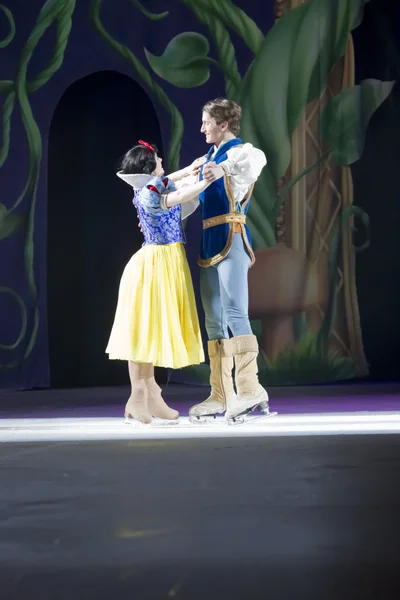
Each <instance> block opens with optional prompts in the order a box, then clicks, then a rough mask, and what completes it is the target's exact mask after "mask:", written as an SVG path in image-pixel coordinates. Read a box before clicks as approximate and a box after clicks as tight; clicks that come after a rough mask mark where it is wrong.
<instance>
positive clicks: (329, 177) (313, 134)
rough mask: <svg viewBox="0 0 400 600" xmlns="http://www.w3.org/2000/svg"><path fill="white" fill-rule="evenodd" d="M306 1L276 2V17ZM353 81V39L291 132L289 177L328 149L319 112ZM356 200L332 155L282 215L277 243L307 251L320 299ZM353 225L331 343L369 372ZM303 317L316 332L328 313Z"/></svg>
mask: <svg viewBox="0 0 400 600" xmlns="http://www.w3.org/2000/svg"><path fill="white" fill-rule="evenodd" d="M307 1H308V0H276V5H275V17H276V19H280V18H281V17H282V16H283V15H284V14H285V13H286V12H287V11H289V10H291V9H293V8H295V7H297V6H299V5H301V4H304V3H305V2H307ZM353 85H354V51H353V42H352V38H351V37H350V38H349V40H348V44H347V48H346V53H345V56H344V57H343V58H342V59H341V60H339V61H338V62H337V63H336V65H335V66H334V68H333V69H332V72H331V73H330V76H329V81H328V86H327V88H326V89H325V90H324V91H323V93H322V94H321V96H320V97H319V98H317V99H316V100H314V101H312V102H310V103H309V105H308V106H307V108H306V111H305V113H304V115H303V116H302V118H301V120H300V122H299V124H298V127H297V129H296V130H295V131H294V133H293V135H292V160H291V164H290V167H289V169H288V172H287V173H286V177H285V178H284V180H285V181H286V180H289V179H291V178H292V177H294V176H295V175H296V174H297V173H298V172H299V171H301V170H302V169H304V168H305V167H306V166H307V165H310V164H312V163H314V162H315V161H316V160H317V159H318V158H319V157H320V156H321V155H322V154H323V152H324V148H323V146H322V143H321V140H320V137H319V133H318V120H319V116H320V114H321V111H322V110H323V108H324V106H325V105H326V104H327V102H328V101H329V99H330V98H331V97H332V96H334V95H336V94H338V93H339V92H340V91H341V90H342V89H344V88H348V87H352V86H353ZM282 184H283V182H282ZM352 203H353V186H352V176H351V171H350V169H349V168H341V167H337V166H335V165H334V164H332V161H331V159H330V158H329V157H328V158H327V159H326V160H323V161H322V162H321V164H320V165H319V168H316V169H314V170H313V171H311V173H309V174H308V175H307V176H306V177H303V178H302V179H301V180H300V181H299V182H298V183H297V184H296V185H295V186H294V188H293V189H292V190H291V194H290V196H289V197H288V200H287V201H286V203H285V205H284V206H283V208H282V212H281V214H280V216H279V218H278V223H277V232H276V233H277V239H278V241H279V242H280V243H283V244H284V245H286V246H288V247H291V248H293V249H294V250H297V251H299V252H302V253H304V254H305V256H306V257H307V258H308V260H309V261H310V263H311V264H312V265H313V266H314V267H315V268H316V269H317V270H318V273H319V281H320V286H322V287H323V288H324V289H321V294H320V295H321V297H325V296H326V294H327V286H328V252H329V246H330V243H331V240H332V234H333V229H334V225H335V223H336V219H337V217H338V215H339V214H340V213H341V212H342V210H343V209H345V208H347V207H348V206H351V205H352ZM352 227H353V223H352V222H351V221H350V223H348V224H347V225H345V226H344V230H343V232H342V242H341V257H340V258H339V262H338V264H337V288H336V294H337V297H336V300H337V311H336V319H335V323H334V328H333V331H332V334H331V337H330V341H329V347H330V349H332V350H335V351H337V352H338V354H339V355H341V356H351V357H352V358H353V359H354V360H355V362H356V364H357V366H358V371H357V374H358V375H365V374H367V373H368V366H367V362H366V359H365V354H364V349H363V343H362V335H361V327H360V317H359V310H358V300H357V289H356V278H355V252H354V249H353V245H352ZM305 316H306V319H307V322H308V324H309V326H310V329H311V330H314V331H316V330H318V329H319V327H320V325H321V322H322V319H323V317H324V311H323V308H322V307H321V306H316V307H313V308H311V309H310V310H309V311H307V313H306V314H305Z"/></svg>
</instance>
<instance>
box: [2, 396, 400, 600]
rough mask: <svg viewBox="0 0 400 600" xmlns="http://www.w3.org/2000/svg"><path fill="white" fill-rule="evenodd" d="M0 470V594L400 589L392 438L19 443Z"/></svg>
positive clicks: (267, 594)
mask: <svg viewBox="0 0 400 600" xmlns="http://www.w3.org/2000/svg"><path fill="white" fill-rule="evenodd" d="M63 393H64V394H66V395H68V392H67V391H64V392H63ZM336 393H338V392H337V390H336ZM379 393H381V394H382V392H379ZM35 394H39V392H35ZM328 395H329V392H327V396H328ZM10 398H11V396H10V395H8V399H9V400H10ZM299 398H300V397H299ZM300 400H301V398H300ZM43 406H45V408H44V410H48V406H47V401H43ZM31 408H32V407H31ZM15 411H16V407H15V405H14V408H13V416H14V417H15ZM17 412H18V411H17ZM23 412H24V415H25V416H26V405H25V408H24V409H23ZM5 413H6V411H3V412H2V415H1V416H2V418H4V416H5ZM67 416H70V415H67ZM0 465H1V484H2V485H1V487H0V511H1V522H0V589H1V592H0V598H1V599H2V600H9V599H15V600H25V599H28V598H29V599H32V598H34V599H36V598H38V599H40V600H47V599H50V598H51V599H54V600H64V599H65V600H67V599H68V600H72V599H74V600H77V599H88V600H89V598H96V599H110V598H111V599H115V600H119V599H121V600H122V599H125V598H126V599H129V600H134V599H138V600H147V599H166V600H168V599H169V598H177V599H178V600H181V599H182V600H204V599H214V598H215V599H216V600H220V599H224V598H227V599H229V600H236V599H244V600H247V599H249V600H258V599H267V598H268V599H271V600H280V599H283V600H286V599H287V600H293V599H295V598H304V599H307V600H314V599H315V600H326V599H329V600H330V599H332V600H340V599H343V598H344V599H347V598H349V599H360V600H369V599H374V600H375V599H376V600H390V599H392V598H393V599H396V600H398V598H399V597H400V577H399V566H400V565H399V556H400V554H399V550H400V543H399V526H398V525H396V522H397V518H398V513H399V506H400V486H399V485H398V478H399V473H400V437H399V436H398V434H393V433H386V434H382V435H378V434H375V435H374V434H368V435H364V434H359V435H351V434H346V435H340V434H336V435H302V436H297V435H296V436H292V435H284V434H282V435H279V436H270V435H259V436H257V437H252V435H251V433H249V435H248V436H246V435H243V434H241V436H240V437H235V434H234V433H233V434H232V436H231V437H229V436H228V437H226V436H225V437H218V436H214V437H208V438H198V439H191V438H190V437H189V436H187V437H183V438H171V439H168V438H165V437H164V438H162V439H152V438H146V437H144V438H142V439H138V438H137V437H134V436H133V438H132V439H113V440H103V441H99V440H94V441H90V442H88V441H85V440H83V439H81V440H75V441H63V440H59V441H40V442H34V443H24V442H23V441H19V442H12V443H1V444H0Z"/></svg>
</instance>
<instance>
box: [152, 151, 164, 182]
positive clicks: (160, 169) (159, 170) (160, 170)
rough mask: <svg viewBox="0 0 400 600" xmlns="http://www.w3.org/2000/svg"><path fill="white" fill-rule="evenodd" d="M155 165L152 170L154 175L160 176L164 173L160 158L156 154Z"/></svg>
mask: <svg viewBox="0 0 400 600" xmlns="http://www.w3.org/2000/svg"><path fill="white" fill-rule="evenodd" d="M156 161H157V166H156V168H155V169H154V171H153V172H152V175H153V176H154V177H162V176H163V175H164V169H163V166H162V158H161V157H160V156H158V155H157V154H156Z"/></svg>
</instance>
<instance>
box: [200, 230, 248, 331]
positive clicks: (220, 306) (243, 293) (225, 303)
mask: <svg viewBox="0 0 400 600" xmlns="http://www.w3.org/2000/svg"><path fill="white" fill-rule="evenodd" d="M250 263H251V260H250V256H249V254H248V252H247V250H246V247H245V245H244V242H243V238H242V236H241V234H240V233H236V234H235V235H234V236H233V243H232V248H231V250H230V252H229V254H228V256H227V257H226V258H224V260H222V261H221V262H219V263H218V264H217V265H215V266H213V267H206V268H204V267H202V268H201V273H200V292H201V300H202V304H203V308H204V312H205V316H206V323H205V325H206V331H207V335H208V338H209V339H210V340H221V339H227V338H229V331H228V329H229V330H230V331H231V333H232V335H233V336H234V337H236V336H237V335H251V334H252V333H253V332H252V330H251V326H250V321H249V314H248V311H249V286H248V279H247V278H248V271H249V268H250Z"/></svg>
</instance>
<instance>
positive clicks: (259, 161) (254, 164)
mask: <svg viewBox="0 0 400 600" xmlns="http://www.w3.org/2000/svg"><path fill="white" fill-rule="evenodd" d="M227 155H228V158H227V159H226V160H224V161H223V162H222V163H220V165H221V166H222V167H223V168H224V170H225V171H226V173H227V174H228V175H231V177H232V178H233V179H234V180H235V184H236V185H237V186H240V187H246V186H247V187H248V186H249V185H251V184H252V183H255V182H256V181H257V179H258V178H259V176H260V173H261V171H262V170H263V168H264V167H265V165H266V164H267V159H266V157H265V154H264V152H263V151H262V150H259V149H258V148H255V147H254V146H253V145H252V144H244V145H243V146H242V147H240V148H231V149H230V150H228V152H227Z"/></svg>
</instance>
